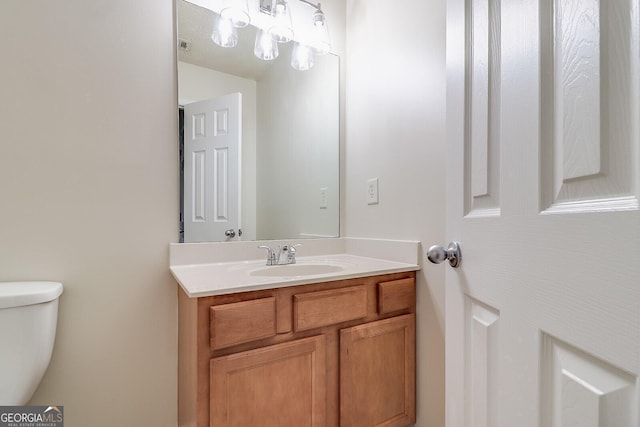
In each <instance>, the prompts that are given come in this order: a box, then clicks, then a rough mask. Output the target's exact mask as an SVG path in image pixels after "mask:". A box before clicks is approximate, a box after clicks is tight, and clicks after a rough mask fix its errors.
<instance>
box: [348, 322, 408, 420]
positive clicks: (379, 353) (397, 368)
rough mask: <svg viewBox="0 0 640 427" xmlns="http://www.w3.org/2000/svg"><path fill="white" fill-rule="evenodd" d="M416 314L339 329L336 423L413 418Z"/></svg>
mask: <svg viewBox="0 0 640 427" xmlns="http://www.w3.org/2000/svg"><path fill="white" fill-rule="evenodd" d="M415 335H416V334H415V314H408V315H405V316H398V317H392V318H390V319H385V320H380V321H377V322H372V323H366V324H364V325H359V326H354V327H352V328H347V329H342V330H341V331H340V426H341V427H350V426H357V427H373V426H385V427H391V426H393V427H404V426H409V425H411V424H413V423H415V419H416V415H415V414H416V398H415Z"/></svg>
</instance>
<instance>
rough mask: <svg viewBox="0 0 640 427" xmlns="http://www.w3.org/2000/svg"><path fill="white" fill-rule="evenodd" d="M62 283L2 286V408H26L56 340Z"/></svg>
mask: <svg viewBox="0 0 640 427" xmlns="http://www.w3.org/2000/svg"><path fill="white" fill-rule="evenodd" d="M60 294H62V283H57V282H0V378H1V380H0V406H4V405H8V406H18V405H24V404H26V403H27V402H28V401H29V400H30V399H31V396H33V393H34V392H35V391H36V389H37V388H38V385H39V384H40V380H41V379H42V376H43V375H44V373H45V371H46V370H47V367H48V366H49V361H50V360H51V353H52V351H53V342H54V341H55V337H56V325H57V323H58V298H59V297H60Z"/></svg>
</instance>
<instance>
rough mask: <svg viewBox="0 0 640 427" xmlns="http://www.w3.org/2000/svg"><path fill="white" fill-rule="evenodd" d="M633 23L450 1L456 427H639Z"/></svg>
mask: <svg viewBox="0 0 640 427" xmlns="http://www.w3.org/2000/svg"><path fill="white" fill-rule="evenodd" d="M639 9H640V5H639V2H638V1H637V0H634V1H631V0H623V1H615V2H605V1H597V0H538V1H534V0H527V1H521V0H502V1H498V0H449V1H448V2H447V133H448V141H447V144H448V150H449V156H448V164H447V170H448V172H447V173H448V177H447V178H448V179H447V197H448V198H447V218H448V222H447V234H448V237H449V240H456V241H459V242H460V243H461V248H462V254H463V258H462V263H461V266H460V267H459V268H457V269H455V270H454V269H451V268H449V267H447V291H446V292H447V294H446V298H447V299H446V305H447V306H446V357H447V359H446V370H447V371H446V375H447V388H446V397H447V426H448V427H463V426H464V427H469V426H474V427H476V426H483V427H484V426H490V427H499V426H500V427H512V426H516V425H517V426H522V427H534V426H535V427H556V426H557V427H560V426H573V425H576V426H581V427H582V426H589V427H590V426H594V427H595V426H598V427H610V426H616V427H618V426H621V427H637V425H638V422H639V421H640V420H639V416H638V414H639V412H640V408H639V406H640V395H639V392H638V389H639V381H638V373H639V371H640V286H638V283H640V261H638V255H640V214H639V211H638V206H639V205H638V200H639V199H640V136H639V135H640V134H639V131H638V127H639V123H640V113H639V111H640V108H639V103H640V96H639V95H640V93H639V91H638V87H639V84H640V79H639V76H640V67H639V66H638V63H639V56H638V52H639V51H640V44H639V40H640V38H639V34H638V30H639V28H640V18H639V17H640V10H639ZM443 265H445V264H443Z"/></svg>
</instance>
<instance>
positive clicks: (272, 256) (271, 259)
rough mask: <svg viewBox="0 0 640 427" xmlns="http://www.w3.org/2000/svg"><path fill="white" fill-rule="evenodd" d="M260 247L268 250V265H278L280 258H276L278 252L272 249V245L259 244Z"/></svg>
mask: <svg viewBox="0 0 640 427" xmlns="http://www.w3.org/2000/svg"><path fill="white" fill-rule="evenodd" d="M258 248H260V249H266V250H267V265H276V264H277V263H278V258H276V253H275V252H274V251H273V249H271V247H270V246H266V245H262V246H258Z"/></svg>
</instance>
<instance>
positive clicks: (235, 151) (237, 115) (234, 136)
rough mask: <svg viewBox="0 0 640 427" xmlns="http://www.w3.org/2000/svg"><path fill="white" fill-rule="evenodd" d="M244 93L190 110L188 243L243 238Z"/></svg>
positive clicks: (187, 123)
mask: <svg viewBox="0 0 640 427" xmlns="http://www.w3.org/2000/svg"><path fill="white" fill-rule="evenodd" d="M241 141H242V94H240V93H232V94H229V95H224V96H221V97H218V98H215V99H211V100H206V101H199V102H194V103H192V104H187V105H185V107H184V153H185V154H184V177H185V178H184V240H185V242H210V241H226V240H231V239H233V238H237V237H239V235H240V233H241V232H240V231H239V230H240V201H241V197H240V188H241V187H240V161H241V146H242V144H241Z"/></svg>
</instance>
